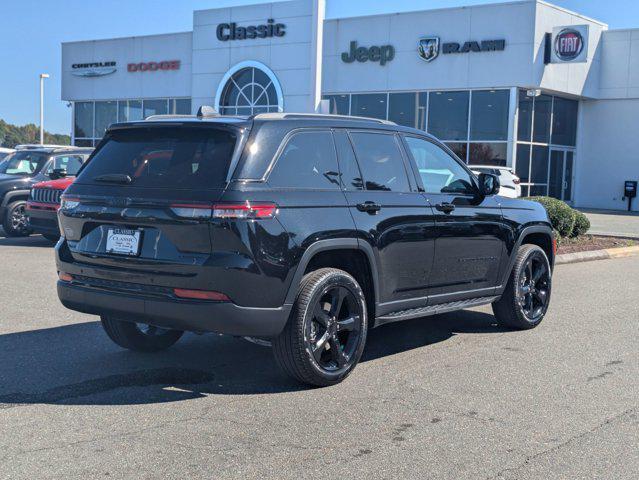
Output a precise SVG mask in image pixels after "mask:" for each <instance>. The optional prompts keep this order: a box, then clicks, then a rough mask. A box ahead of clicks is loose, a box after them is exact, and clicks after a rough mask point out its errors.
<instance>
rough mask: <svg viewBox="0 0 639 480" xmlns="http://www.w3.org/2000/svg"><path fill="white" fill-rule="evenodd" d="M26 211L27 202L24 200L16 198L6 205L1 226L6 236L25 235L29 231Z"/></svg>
mask: <svg viewBox="0 0 639 480" xmlns="http://www.w3.org/2000/svg"><path fill="white" fill-rule="evenodd" d="M26 211H27V202H25V201H24V200H18V201H16V202H13V203H11V204H9V205H8V206H7V211H6V217H5V219H4V222H3V224H2V227H3V229H4V232H5V234H6V235H7V236H8V237H26V236H28V235H29V234H30V233H31V229H30V228H29V222H28V220H27V213H26Z"/></svg>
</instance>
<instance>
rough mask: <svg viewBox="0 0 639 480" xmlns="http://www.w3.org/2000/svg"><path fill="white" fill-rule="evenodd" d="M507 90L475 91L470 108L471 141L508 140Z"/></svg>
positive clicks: (508, 98)
mask: <svg viewBox="0 0 639 480" xmlns="http://www.w3.org/2000/svg"><path fill="white" fill-rule="evenodd" d="M509 103H510V92H509V91H508V90H476V91H473V92H472V100H471V107H470V139H471V140H508V104H509Z"/></svg>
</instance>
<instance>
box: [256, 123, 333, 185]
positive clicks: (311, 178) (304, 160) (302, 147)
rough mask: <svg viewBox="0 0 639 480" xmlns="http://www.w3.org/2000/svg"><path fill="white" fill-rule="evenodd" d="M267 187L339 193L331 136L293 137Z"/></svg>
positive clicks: (317, 133) (322, 133)
mask: <svg viewBox="0 0 639 480" xmlns="http://www.w3.org/2000/svg"><path fill="white" fill-rule="evenodd" d="M268 184H269V185H270V186H272V187H276V188H304V189H339V188H340V184H339V169H338V167H337V156H336V155H335V146H334V144H333V135H332V133H331V132H328V131H308V132H299V133H295V134H294V135H293V136H292V137H291V138H290V139H289V140H288V142H287V143H286V146H285V147H284V149H283V150H282V153H281V154H280V156H279V157H278V159H277V161H276V162H275V166H274V167H273V171H272V172H271V173H270V175H269V177H268Z"/></svg>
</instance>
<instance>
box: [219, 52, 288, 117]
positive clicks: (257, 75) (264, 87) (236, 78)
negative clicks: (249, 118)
mask: <svg viewBox="0 0 639 480" xmlns="http://www.w3.org/2000/svg"><path fill="white" fill-rule="evenodd" d="M215 103H216V106H217V109H218V112H220V114H222V115H254V114H257V113H267V112H282V111H283V110H284V108H283V107H284V106H283V99H282V89H281V87H280V84H279V82H278V80H277V78H276V77H275V75H274V74H273V72H271V71H270V70H269V69H268V68H267V67H266V66H265V65H262V64H260V63H257V62H242V63H240V64H238V65H236V66H235V67H233V68H232V69H231V70H229V71H228V72H227V73H226V75H225V76H224V78H223V79H222V81H221V82H220V87H219V88H218V92H217V96H216V101H215Z"/></svg>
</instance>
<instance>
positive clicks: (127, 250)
mask: <svg viewBox="0 0 639 480" xmlns="http://www.w3.org/2000/svg"><path fill="white" fill-rule="evenodd" d="M141 237H142V232H141V231H140V230H127V229H123V228H109V230H108V231H107V241H106V251H107V253H116V254H118V255H131V256H136V255H139V253H140V243H141V242H140V239H141Z"/></svg>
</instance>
